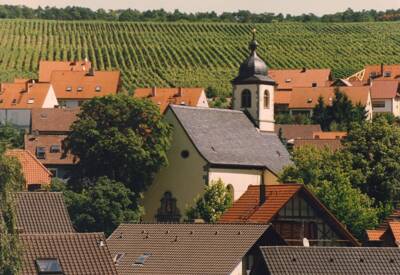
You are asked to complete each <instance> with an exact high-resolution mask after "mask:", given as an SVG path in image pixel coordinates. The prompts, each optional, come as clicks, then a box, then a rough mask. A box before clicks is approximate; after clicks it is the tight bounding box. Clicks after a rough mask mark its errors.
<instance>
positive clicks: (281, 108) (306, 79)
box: [268, 68, 332, 114]
mask: <svg viewBox="0 0 400 275" xmlns="http://www.w3.org/2000/svg"><path fill="white" fill-rule="evenodd" d="M268 74H269V75H270V76H271V78H272V79H274V80H275V82H276V84H277V86H276V91H275V113H276V114H277V113H287V112H288V111H289V110H288V107H289V103H290V98H291V94H292V93H291V92H292V90H293V88H304V87H325V86H326V85H327V83H329V81H331V80H332V73H331V70H330V69H307V68H302V69H289V70H287V69H284V70H269V71H268Z"/></svg>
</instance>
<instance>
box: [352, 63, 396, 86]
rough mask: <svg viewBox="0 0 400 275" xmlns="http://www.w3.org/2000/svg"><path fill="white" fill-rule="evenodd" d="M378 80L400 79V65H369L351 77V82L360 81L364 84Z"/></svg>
mask: <svg viewBox="0 0 400 275" xmlns="http://www.w3.org/2000/svg"><path fill="white" fill-rule="evenodd" d="M376 79H391V80H393V79H396V80H399V79H400V65H399V64H393V65H386V64H378V65H367V66H365V68H364V69H362V70H361V71H359V72H357V73H355V74H353V75H351V76H349V77H348V78H347V80H349V81H360V82H362V83H364V84H368V83H369V82H370V81H372V80H376Z"/></svg>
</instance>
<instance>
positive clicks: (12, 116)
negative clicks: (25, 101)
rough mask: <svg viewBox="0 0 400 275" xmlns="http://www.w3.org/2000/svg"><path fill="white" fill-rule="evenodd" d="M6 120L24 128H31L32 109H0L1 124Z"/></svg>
mask: <svg viewBox="0 0 400 275" xmlns="http://www.w3.org/2000/svg"><path fill="white" fill-rule="evenodd" d="M6 122H8V123H10V124H12V125H14V126H16V127H18V128H24V129H30V127H31V110H28V109H20V110H5V109H0V124H5V123H6Z"/></svg>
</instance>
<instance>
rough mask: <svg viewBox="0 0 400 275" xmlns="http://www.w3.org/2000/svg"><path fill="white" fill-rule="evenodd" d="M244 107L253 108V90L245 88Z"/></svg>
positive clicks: (243, 95)
mask: <svg viewBox="0 0 400 275" xmlns="http://www.w3.org/2000/svg"><path fill="white" fill-rule="evenodd" d="M241 99H242V104H241V107H242V108H251V92H250V90H247V89H246V90H243V92H242V98H241Z"/></svg>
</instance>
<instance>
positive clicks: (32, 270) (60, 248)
mask: <svg viewBox="0 0 400 275" xmlns="http://www.w3.org/2000/svg"><path fill="white" fill-rule="evenodd" d="M19 240H20V242H21V246H22V257H21V258H22V259H21V262H22V263H21V271H20V273H19V274H21V275H32V274H107V275H117V274H118V273H117V270H116V267H115V265H114V263H113V261H112V258H111V254H110V251H109V248H108V246H107V243H106V240H105V237H104V234H103V233H61V234H20V235H19Z"/></svg>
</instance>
